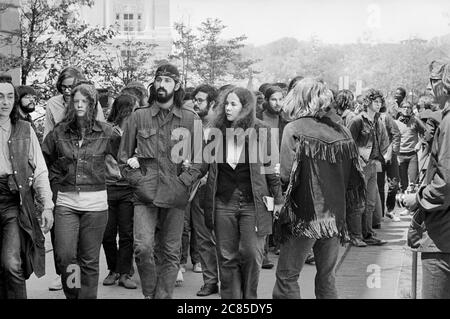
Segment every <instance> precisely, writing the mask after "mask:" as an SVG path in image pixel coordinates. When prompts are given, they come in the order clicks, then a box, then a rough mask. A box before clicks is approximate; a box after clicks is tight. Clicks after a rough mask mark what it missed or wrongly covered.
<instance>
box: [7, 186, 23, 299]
mask: <svg viewBox="0 0 450 319" xmlns="http://www.w3.org/2000/svg"><path fill="white" fill-rule="evenodd" d="M8 197H9V196H8ZM18 215H19V202H18V200H11V199H10V198H6V197H4V196H2V195H0V258H1V265H0V299H27V290H26V284H25V277H24V273H23V269H22V260H21V256H20V252H21V247H20V231H21V230H20V228H19V223H18V222H17V218H18Z"/></svg>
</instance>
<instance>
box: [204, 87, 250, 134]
mask: <svg viewBox="0 0 450 319" xmlns="http://www.w3.org/2000/svg"><path fill="white" fill-rule="evenodd" d="M231 93H234V94H236V95H237V97H238V98H239V101H240V102H241V104H242V110H241V112H240V113H239V115H238V117H237V119H236V120H234V122H233V123H231V122H230V121H228V119H227V117H226V113H225V105H226V101H227V98H228V96H229V95H230V94H231ZM255 120H256V96H255V94H253V92H252V91H250V90H248V89H246V88H242V87H233V88H231V89H229V90H228V91H226V93H225V94H224V95H223V99H221V100H220V103H219V105H218V106H217V108H216V113H215V117H214V119H213V121H212V122H213V127H216V128H219V129H220V130H221V131H222V132H225V131H226V128H227V127H234V128H242V129H244V131H245V130H246V129H248V128H250V127H253V125H254V123H255Z"/></svg>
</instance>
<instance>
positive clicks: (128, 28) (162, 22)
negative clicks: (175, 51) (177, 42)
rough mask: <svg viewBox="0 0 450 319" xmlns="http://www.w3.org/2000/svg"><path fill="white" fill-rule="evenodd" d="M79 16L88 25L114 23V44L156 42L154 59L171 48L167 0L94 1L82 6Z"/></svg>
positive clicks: (167, 52)
mask: <svg viewBox="0 0 450 319" xmlns="http://www.w3.org/2000/svg"><path fill="white" fill-rule="evenodd" d="M80 15H81V18H82V19H83V20H85V21H86V22H87V23H89V24H91V25H100V26H103V27H108V26H111V25H116V26H117V28H118V31H119V35H118V36H117V37H116V38H114V40H113V43H114V44H117V43H120V42H121V41H127V40H132V41H141V42H148V43H152V44H157V47H155V49H154V53H155V58H157V59H165V58H167V56H168V55H169V54H170V53H171V50H172V32H171V25H170V3H169V0H96V1H95V4H94V6H93V7H92V8H88V7H83V8H82V9H81V12H80Z"/></svg>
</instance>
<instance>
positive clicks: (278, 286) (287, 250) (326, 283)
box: [272, 237, 339, 299]
mask: <svg viewBox="0 0 450 319" xmlns="http://www.w3.org/2000/svg"><path fill="white" fill-rule="evenodd" d="M311 249H312V250H313V252H314V258H315V261H316V269H317V274H316V278H315V294H316V298H317V299H337V298H338V295H337V290H336V284H335V281H336V274H335V268H336V264H337V260H338V254H339V240H338V238H337V237H333V238H324V239H319V240H316V239H310V238H304V237H302V238H291V239H289V240H288V241H287V242H285V243H283V244H281V246H280V258H279V260H278V265H277V271H276V282H275V287H274V288H273V293H272V295H273V298H274V299H300V298H301V296H300V287H299V285H298V278H299V276H300V272H301V271H302V269H303V265H304V264H305V260H306V258H307V257H308V255H309V253H310V251H311Z"/></svg>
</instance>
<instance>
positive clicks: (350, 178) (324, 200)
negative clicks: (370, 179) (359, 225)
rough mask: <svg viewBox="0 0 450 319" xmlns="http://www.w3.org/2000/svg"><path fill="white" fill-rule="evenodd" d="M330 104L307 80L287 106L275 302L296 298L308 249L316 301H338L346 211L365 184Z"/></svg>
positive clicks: (321, 88)
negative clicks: (313, 262)
mask: <svg viewBox="0 0 450 319" xmlns="http://www.w3.org/2000/svg"><path fill="white" fill-rule="evenodd" d="M332 101H333V94H332V92H331V91H330V90H329V89H328V87H327V86H326V85H325V84H324V83H322V82H319V81H317V80H313V79H311V78H306V79H303V80H301V81H300V82H298V83H297V85H296V86H295V87H294V89H293V90H292V91H291V92H290V93H289V94H288V96H287V97H286V100H285V106H284V107H283V111H284V112H285V113H286V114H287V117H289V118H290V120H293V122H291V123H289V124H288V125H287V126H286V127H285V129H284V133H283V138H282V142H281V154H282V156H281V182H282V185H288V186H287V191H286V194H285V198H286V204H285V206H284V209H283V210H282V212H281V214H280V216H279V218H278V219H277V222H276V227H277V229H276V233H278V234H280V235H281V238H280V241H281V247H280V248H281V249H280V259H279V261H278V266H277V271H276V283H275V287H274V289H273V297H274V298H277V299H285V298H300V288H299V286H298V277H299V275H300V272H301V270H302V267H303V264H304V262H305V259H306V257H307V255H308V252H309V251H310V250H311V248H312V249H313V250H314V256H315V260H316V267H317V275H316V288H315V292H316V297H317V298H320V299H322V298H337V291H336V286H335V270H334V269H335V266H336V263H337V258H338V252H339V242H341V243H343V242H345V241H346V240H347V237H348V236H347V225H346V218H345V215H346V207H347V205H352V204H354V203H358V202H359V203H360V202H362V201H363V200H364V179H363V176H362V173H361V171H360V169H359V162H358V151H357V148H356V145H355V142H354V141H353V139H352V136H351V134H350V132H349V131H348V130H347V129H346V128H345V127H343V126H341V125H339V124H337V123H335V122H333V121H332V120H331V119H330V118H329V117H327V116H325V115H326V114H327V113H328V112H329V110H330V108H331V103H332Z"/></svg>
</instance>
